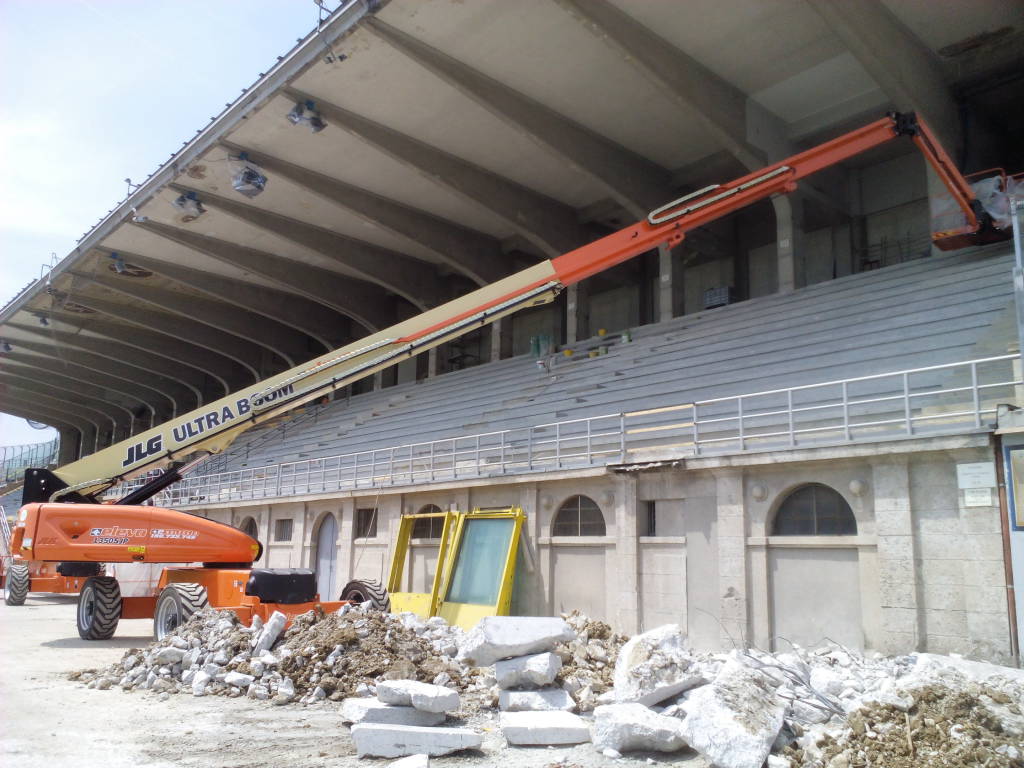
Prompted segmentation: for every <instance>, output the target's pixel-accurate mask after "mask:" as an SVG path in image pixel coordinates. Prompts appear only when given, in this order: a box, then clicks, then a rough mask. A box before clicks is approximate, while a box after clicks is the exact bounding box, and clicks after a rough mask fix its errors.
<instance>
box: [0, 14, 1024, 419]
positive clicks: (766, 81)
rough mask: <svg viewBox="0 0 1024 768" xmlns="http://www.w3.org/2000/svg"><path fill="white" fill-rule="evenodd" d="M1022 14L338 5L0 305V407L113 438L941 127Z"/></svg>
mask: <svg viewBox="0 0 1024 768" xmlns="http://www.w3.org/2000/svg"><path fill="white" fill-rule="evenodd" d="M1022 29H1024V6H1022V5H1020V4H1016V3H1007V2H1000V1H999V0H976V2H973V3H971V4H970V6H969V7H968V6H966V5H960V4H955V3H933V2H927V1H926V0H884V1H883V0H862V2H859V3H856V4H844V3H833V2H831V1H830V0H773V2H764V1H763V0H728V1H727V2H721V0H688V1H687V2H686V3H651V2H647V1H646V0H528V1H526V2H516V3H509V2H502V0H473V1H472V2H452V1H451V0H390V2H382V3H377V2H370V0H352V2H348V3H346V4H344V5H343V6H341V7H339V8H338V9H337V10H336V11H334V12H333V13H332V14H331V15H330V17H329V18H328V19H327V21H326V22H324V24H323V25H322V26H321V28H320V29H319V30H317V31H314V32H313V33H311V34H310V36H308V37H307V38H306V39H305V40H304V41H302V42H301V43H300V44H299V45H297V46H296V47H295V48H294V49H293V50H292V51H290V52H289V53H287V54H286V55H285V56H283V57H282V58H281V59H280V60H279V61H278V63H277V64H276V65H275V66H274V67H273V68H272V69H271V70H270V71H268V72H267V73H266V74H264V75H262V76H261V77H260V79H259V80H258V81H257V82H256V83H255V84H254V85H253V86H252V87H251V88H249V89H248V90H247V91H246V92H245V93H244V94H243V95H242V96H241V97H240V98H239V99H238V100H237V101H236V102H234V103H233V104H232V105H231V106H230V107H228V108H227V109H226V110H225V111H224V112H223V113H222V114H221V115H220V116H218V117H217V118H216V119H215V120H213V121H212V122H211V123H210V124H209V125H208V126H206V127H205V128H204V129H202V130H201V131H200V132H199V133H198V134H197V136H196V138H195V139H194V140H193V141H191V142H190V143H189V144H187V145H186V146H185V147H183V148H182V149H181V150H179V151H177V152H176V153H175V154H174V155H172V157H171V159H170V160H169V161H168V162H167V163H166V164H165V165H164V166H162V167H161V168H160V169H158V170H157V171H156V172H155V173H154V174H153V175H152V176H151V177H150V178H149V180H148V181H147V182H146V183H144V184H143V185H142V187H140V188H139V189H138V190H137V191H136V192H135V193H134V194H132V195H131V196H130V197H129V198H128V199H126V200H124V201H122V202H120V203H119V204H118V205H117V206H116V207H115V208H114V209H113V210H112V212H111V213H110V214H109V215H108V216H107V217H106V218H105V219H104V220H102V221H101V222H99V223H98V224H97V225H96V226H95V227H94V228H93V229H92V230H91V231H90V232H89V233H87V234H86V235H85V236H84V237H83V239H82V240H81V241H80V244H79V246H78V247H77V248H76V249H75V251H74V252H72V253H71V254H69V255H68V256H67V257H66V258H65V259H64V260H63V261H61V262H60V263H59V264H58V265H57V266H56V267H55V268H54V269H53V270H52V273H51V274H50V275H49V276H48V278H46V279H43V280H40V281H38V282H37V283H35V284H33V285H31V286H29V287H28V288H27V289H26V290H25V291H23V292H22V293H21V294H20V295H18V296H17V297H15V298H14V299H13V300H12V301H11V302H9V303H8V305H7V306H6V307H5V308H4V309H3V310H0V338H2V339H3V340H4V341H5V342H6V344H7V345H9V346H10V351H9V352H7V353H6V354H3V352H2V351H0V355H3V356H2V357H0V410H2V411H4V412H7V413H11V414H14V415H20V416H25V417H27V418H32V419H35V420H38V421H42V422H45V423H48V424H52V425H54V426H58V427H68V428H73V429H76V430H79V431H83V430H85V431H89V430H94V431H95V433H96V434H99V433H105V432H108V433H112V435H111V439H114V438H115V437H116V439H120V438H121V437H123V436H124V435H125V434H128V432H129V431H134V430H136V429H139V428H141V427H143V426H148V424H149V423H150V421H152V420H156V421H157V422H159V421H162V420H164V419H165V418H168V417H170V416H171V415H172V414H174V413H182V412H185V411H187V410H189V409H191V408H193V407H195V406H196V405H198V404H199V403H201V402H204V401H207V400H210V399H213V398H216V397H220V396H222V395H223V394H225V393H226V392H229V391H231V390H233V389H235V388H238V387H241V386H244V385H246V384H248V383H252V382H255V381H257V380H259V379H261V378H263V377H265V376H267V375H269V374H271V373H273V372H276V371H279V370H283V369H284V368H285V367H287V366H290V365H294V364H296V363H299V362H301V361H303V360H305V359H308V358H310V357H312V356H314V355H317V354H320V353H321V352H323V351H324V350H325V349H328V348H331V347H333V346H335V345H338V344H341V343H344V342H346V341H348V340H351V339H353V338H357V337H359V336H361V335H363V334H365V333H366V332H367V331H368V330H371V329H376V328H381V327H384V326H387V325H390V324H392V323H393V322H395V321H397V320H398V319H401V318H403V317H407V316H409V315H410V314H413V313H416V312H418V311H421V310H423V309H425V308H428V307H431V306H434V305H436V304H438V303H440V302H442V301H444V300H446V299H449V298H452V297H454V296H456V295H459V294H461V293H464V292H465V291H467V290H470V289H472V288H473V287H475V286H478V285H482V284H485V283H487V282H490V281H493V280H495V279H497V278H499V277H501V276H503V275H505V274H508V273H510V272H511V271H514V270H515V269H518V268H521V267H523V266H525V265H527V264H529V263H532V262H533V261H536V260H537V259H540V258H544V257H547V256H552V255H556V254H558V253H561V252H564V251H566V250H569V249H571V248H574V247H577V246H579V245H581V244H583V243H585V242H587V241H589V240H591V239H593V238H594V237H596V236H598V235H600V234H603V233H605V232H607V231H609V230H610V229H613V228H617V227H620V226H622V225H624V224H626V223H628V222H629V221H631V220H633V219H635V218H638V217H640V216H643V215H644V214H645V213H646V212H647V211H648V210H650V209H652V208H653V207H655V206H657V205H659V204H661V203H663V202H665V201H666V200H668V199H671V198H672V197H673V196H676V195H678V192H679V191H680V190H685V189H689V188H692V186H693V185H695V184H697V183H700V182H701V181H704V180H705V179H706V177H707V176H708V175H717V176H725V177H726V178H728V176H727V175H726V174H733V173H737V172H742V171H744V170H747V169H751V168H757V167H760V166H761V165H763V164H764V163H765V162H768V161H770V160H773V159H777V158H779V157H783V156H785V155H786V154H789V153H790V152H791V151H793V150H794V149H797V148H799V147H802V146H805V145H806V144H808V143H811V142H815V141H818V140H821V139H822V138H824V137H827V136H828V135H830V134H833V133H836V132H838V131H840V130H842V129H844V128H846V127H848V126H849V125H851V124H853V123H856V122H859V121H866V120H868V119H874V118H875V117H877V116H879V115H880V114H881V113H882V112H884V111H885V110H886V109H890V108H894V107H895V108H900V109H907V108H914V109H917V110H919V111H920V112H922V113H924V114H925V115H926V116H927V118H928V119H929V121H930V122H931V123H932V124H933V126H935V127H936V128H937V129H938V130H939V131H940V132H941V133H943V134H944V135H945V136H946V138H947V140H952V141H955V140H956V137H957V135H958V124H959V123H958V119H957V114H956V102H955V100H954V96H953V94H954V91H955V89H957V88H958V87H960V85H961V84H963V83H966V82H974V81H977V80H978V79H979V78H982V77H985V76H987V75H990V74H993V73H999V72H1003V71H1006V70H1009V69H1010V68H1012V66H1013V65H1018V66H1019V64H1020V61H1021V57H1022V41H1024V32H1022ZM307 100H308V101H311V102H313V104H314V105H315V108H316V110H318V111H319V113H320V114H321V116H322V118H323V120H324V121H325V122H326V124H327V127H326V128H325V129H323V130H321V131H319V132H313V131H312V130H311V128H310V126H309V125H308V124H298V125H296V124H293V123H292V122H290V121H289V120H288V119H287V118H286V115H287V114H288V112H289V111H290V110H291V109H292V108H293V107H294V106H295V105H296V104H297V103H303V102H305V101H307ZM241 153H246V155H247V157H248V159H249V161H251V162H253V163H255V164H256V165H258V166H259V168H261V169H262V170H263V172H264V173H265V174H266V176H267V178H268V182H267V185H266V189H265V190H264V191H263V193H262V194H260V195H259V196H257V197H254V198H249V197H245V196H243V195H240V194H238V193H237V192H236V191H235V190H234V189H233V188H232V175H233V173H234V172H235V171H236V170H237V169H238V167H239V162H238V161H237V160H232V158H237V157H238V156H239V155H240V154H241ZM188 194H194V195H195V197H196V198H197V199H198V200H199V201H201V204H202V206H203V207H204V208H205V209H206V210H205V213H203V214H202V215H201V216H199V217H198V218H196V219H194V220H187V219H188V218H189V217H186V216H183V214H182V211H181V210H179V209H177V208H175V207H174V205H173V204H172V203H173V201H174V200H175V199H176V198H178V197H179V196H180V195H188ZM819 194H821V195H823V196H824V197H826V198H829V197H831V196H832V193H830V192H829V193H826V192H822V191H819ZM835 204H837V205H838V206H840V207H842V205H843V203H842V200H838V201H835ZM115 254H117V257H116V258H115V257H114V255H115ZM119 266H120V267H122V268H121V269H120V270H119V269H118V267H119ZM43 319H45V322H46V325H44V324H43Z"/></svg>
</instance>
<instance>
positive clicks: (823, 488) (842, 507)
mask: <svg viewBox="0 0 1024 768" xmlns="http://www.w3.org/2000/svg"><path fill="white" fill-rule="evenodd" d="M856 533H857V520H856V518H854V516H853V510H851V509H850V505H849V504H847V503H846V499H844V498H843V497H842V495H841V494H840V493H839V492H838V491H835V490H833V489H832V488H829V487H828V486H827V485H822V484H821V483H810V484H808V485H803V486H800V487H799V488H797V489H796V490H795V491H793V492H792V493H790V494H789V496H787V497H786V498H785V500H783V502H782V504H781V505H779V511H778V512H776V513H775V522H774V523H773V524H772V536H854V535H856Z"/></svg>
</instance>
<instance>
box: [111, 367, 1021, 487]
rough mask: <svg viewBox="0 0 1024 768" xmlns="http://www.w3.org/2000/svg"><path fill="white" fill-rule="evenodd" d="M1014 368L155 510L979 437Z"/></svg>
mask: <svg viewBox="0 0 1024 768" xmlns="http://www.w3.org/2000/svg"><path fill="white" fill-rule="evenodd" d="M1019 360H1020V357H1019V356H1018V355H1002V356H998V357H987V358H981V359H977V360H969V361H966V362H962V363H952V364H946V365H934V366H928V367H924V368H914V369H909V370H903V371H896V372H894V373H883V374H875V375H870V376H860V377H856V378H850V379H843V380H839V381H828V382H823V383H819V384H807V385H803V386H798V387H788V388H785V389H773V390H766V391H761V392H752V393H745V394H741V395H730V396H727V397H718V398H711V399H707V400H700V401H697V402H692V403H678V404H673V405H666V406H662V407H656V408H648V409H644V410H636V411H624V412H620V413H609V414H604V415H600V416H591V417H586V418H578V419H570V420H566V421H558V422H551V423H547V424H537V425H533V426H527V427H522V428H518V429H508V430H500V431H494V432H484V433H480V434H475V435H464V436H459V437H451V438H446V439H443V440H433V441H429V442H420V443H408V444H405V445H399V446H391V447H386V448H377V449H370V450H366V451H357V452H353V453H346V454H340V455H335V456H328V457H324V458H315V459H305V460H303V461H291V462H283V463H280V464H273V465H268V466H263V467H251V468H245V469H238V470H234V471H228V472H218V473H214V474H207V475H201V476H196V477H186V478H185V479H184V480H182V481H181V482H179V483H177V484H176V485H174V486H171V487H170V488H169V489H168V490H166V491H164V492H163V493H161V494H160V496H159V497H158V498H157V503H160V504H164V505H167V506H188V505H203V504H214V503H223V502H226V501H236V500H237V501H241V500H250V499H271V498H285V497H289V496H298V495H306V494H317V493H329V492H332V491H350V490H359V489H372V488H381V487H389V486H398V485H416V484H422V483H436V482H455V481H460V480H464V479H469V478H481V477H491V476H501V475H511V474H520V473H524V472H550V471H555V470H565V469H580V468H587V467H596V466H605V465H608V464H623V463H638V462H646V461H657V460H665V459H672V458H679V459H685V458H692V457H697V456H710V455H722V454H730V453H742V452H747V451H770V450H787V449H792V448H806V447H820V446H825V445H839V444H844V443H851V442H867V441H872V440H882V439H893V438H899V437H913V436H929V435H940V434H953V433H963V432H967V431H976V430H981V429H983V428H986V427H987V426H988V424H989V422H990V421H993V420H994V417H995V413H996V407H997V405H998V404H999V403H1006V402H1018V401H1019V400H1020V397H1019V394H1020V393H1021V392H1022V390H1020V389H1019V388H1020V386H1021V384H1022V381H1021V377H1020V372H1019V368H1018V361H1019ZM131 487H133V484H125V485H122V486H120V487H119V488H118V489H116V491H115V495H121V494H123V493H126V492H127V491H128V490H130V489H131Z"/></svg>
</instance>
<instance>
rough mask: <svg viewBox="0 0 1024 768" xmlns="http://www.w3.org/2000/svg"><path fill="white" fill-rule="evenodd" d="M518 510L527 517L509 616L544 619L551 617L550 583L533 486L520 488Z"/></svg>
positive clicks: (536, 498) (534, 487)
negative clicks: (541, 557)
mask: <svg viewBox="0 0 1024 768" xmlns="http://www.w3.org/2000/svg"><path fill="white" fill-rule="evenodd" d="M519 507H520V508H521V509H522V510H523V512H524V513H525V514H526V522H525V523H524V524H523V531H522V536H521V538H520V540H519V557H518V559H517V563H516V581H515V584H514V586H513V589H512V613H513V614H514V615H517V616H546V615H549V614H550V613H551V607H550V605H551V604H550V602H549V601H548V600H547V594H548V584H549V581H550V580H549V579H548V578H547V571H545V570H543V569H542V568H541V559H540V548H539V547H538V546H537V542H538V541H539V540H540V504H539V499H538V493H537V485H536V484H535V483H527V484H524V485H521V486H519Z"/></svg>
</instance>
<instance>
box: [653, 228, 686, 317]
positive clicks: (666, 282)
mask: <svg viewBox="0 0 1024 768" xmlns="http://www.w3.org/2000/svg"><path fill="white" fill-rule="evenodd" d="M677 277H681V270H676V269H675V259H674V258H673V257H672V249H671V248H669V247H668V246H667V245H659V246H658V291H657V296H658V316H657V321H658V322H659V323H664V322H665V321H666V320H671V319H672V318H673V317H675V316H676V315H677V314H681V312H679V311H677V307H676V296H677V295H678V294H680V293H681V291H677V290H676V283H677V282H679V283H681V282H682V281H681V280H677ZM679 287H680V288H681V287H682V286H681V285H680V286H679Z"/></svg>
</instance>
